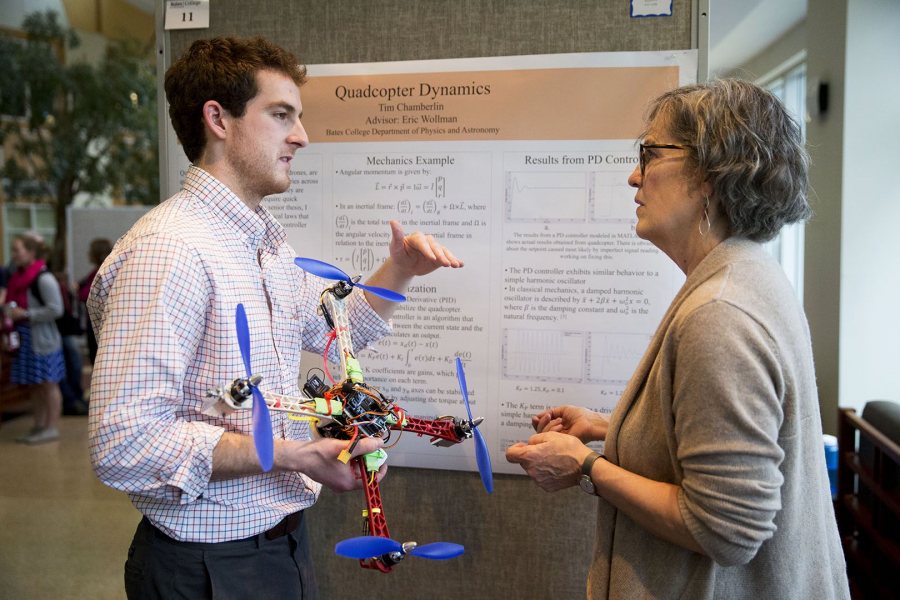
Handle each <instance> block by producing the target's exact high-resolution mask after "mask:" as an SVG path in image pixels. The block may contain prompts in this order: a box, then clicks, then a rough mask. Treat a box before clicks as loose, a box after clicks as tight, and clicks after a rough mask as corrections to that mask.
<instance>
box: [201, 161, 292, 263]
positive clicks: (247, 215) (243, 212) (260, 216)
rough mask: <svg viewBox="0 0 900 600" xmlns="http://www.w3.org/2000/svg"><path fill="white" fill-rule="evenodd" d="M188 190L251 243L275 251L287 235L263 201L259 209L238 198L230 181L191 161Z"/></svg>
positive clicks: (251, 246) (251, 245)
mask: <svg viewBox="0 0 900 600" xmlns="http://www.w3.org/2000/svg"><path fill="white" fill-rule="evenodd" d="M184 190H185V191H187V192H189V193H190V194H192V195H193V196H195V197H197V198H198V199H199V200H200V201H201V202H202V203H203V204H205V205H206V206H207V207H209V208H210V210H212V211H213V213H215V214H216V215H217V216H219V217H221V219H222V221H223V222H224V223H226V224H227V225H228V226H230V227H231V228H233V229H234V230H235V231H238V232H240V234H241V235H242V236H243V238H244V239H245V241H246V243H247V246H248V247H250V248H253V249H254V250H255V249H257V248H264V249H266V250H269V251H271V252H275V251H276V249H277V248H278V246H280V245H281V244H282V243H284V241H285V240H286V239H287V234H286V233H285V231H284V227H282V226H281V224H280V223H279V222H278V221H276V220H275V218H274V217H273V216H272V214H271V213H270V212H269V211H268V210H266V209H265V207H263V206H262V205H260V206H259V207H258V208H257V209H256V210H255V211H254V210H252V209H251V208H250V207H249V206H247V205H246V204H244V202H243V201H242V200H241V199H240V198H238V197H237V196H236V195H235V194H234V192H232V191H231V190H230V189H229V188H228V186H227V185H225V184H224V183H222V182H221V181H219V180H218V179H216V178H215V177H213V176H212V175H210V174H209V173H207V172H206V171H204V170H203V169H201V168H200V167H198V166H195V165H191V166H190V167H189V168H188V171H187V174H186V175H185V177H184Z"/></svg>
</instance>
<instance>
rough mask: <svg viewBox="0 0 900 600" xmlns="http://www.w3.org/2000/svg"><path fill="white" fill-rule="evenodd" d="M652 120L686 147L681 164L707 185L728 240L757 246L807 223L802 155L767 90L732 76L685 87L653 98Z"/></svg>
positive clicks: (793, 130)
mask: <svg viewBox="0 0 900 600" xmlns="http://www.w3.org/2000/svg"><path fill="white" fill-rule="evenodd" d="M657 119H663V123H666V124H667V125H668V127H667V130H668V132H669V133H670V134H671V135H672V136H673V137H674V138H675V140H674V141H676V142H677V143H681V144H684V145H687V146H690V148H689V149H688V157H687V160H686V163H685V164H686V167H687V168H688V169H689V170H693V172H694V174H695V175H696V177H697V180H698V182H707V183H709V184H710V185H711V186H712V190H713V191H712V199H714V200H716V201H718V202H719V206H720V207H721V212H722V213H723V214H724V215H725V217H726V218H727V219H728V221H729V225H730V233H731V235H735V236H741V237H747V238H750V239H752V240H756V241H760V242H764V241H767V240H770V239H772V238H773V237H775V236H776V235H778V232H779V231H781V228H782V227H783V226H784V225H786V224H788V223H794V222H796V221H802V220H805V219H807V218H809V216H810V214H811V213H812V211H811V210H810V207H809V203H808V202H807V197H806V194H807V183H808V182H807V171H808V168H809V155H808V154H807V153H806V149H805V148H804V146H803V139H802V136H801V132H800V127H799V125H798V124H797V122H796V121H794V119H793V118H791V116H790V115H789V114H788V112H787V110H785V108H784V106H783V105H782V104H781V102H780V101H779V100H778V98H776V97H775V96H774V95H773V94H772V93H771V92H769V91H767V90H764V89H762V88H761V87H759V86H757V85H755V84H753V83H750V82H748V81H742V80H740V79H718V80H714V81H710V82H708V83H701V84H697V85H688V86H684V87H680V88H678V89H675V90H672V91H670V92H667V93H665V94H663V95H661V96H660V97H659V98H657V99H656V100H654V102H653V104H652V105H651V107H650V115H649V120H648V122H649V123H653V122H654V121H656V120H657Z"/></svg>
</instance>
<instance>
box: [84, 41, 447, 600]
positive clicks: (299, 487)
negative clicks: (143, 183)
mask: <svg viewBox="0 0 900 600" xmlns="http://www.w3.org/2000/svg"><path fill="white" fill-rule="evenodd" d="M304 80H305V68H304V67H302V66H301V65H300V64H299V63H298V62H297V59H296V58H295V57H294V56H293V55H291V54H290V53H289V52H287V51H285V50H284V49H282V48H280V47H278V46H275V45H274V44H271V43H270V42H267V41H265V40H263V39H262V38H253V39H239V38H215V39H211V40H200V41H196V42H194V43H193V44H192V45H191V46H190V48H189V49H188V50H187V51H186V53H185V54H184V55H183V56H182V57H180V58H179V59H178V60H177V61H175V63H174V64H173V65H172V66H171V67H170V69H169V70H168V72H167V73H166V77H165V90H166V98H167V100H168V102H169V115H170V116H171V118H172V124H173V126H174V129H175V132H176V133H177V135H178V139H179V141H180V142H181V144H182V147H183V148H184V150H185V153H186V154H187V157H188V159H189V160H190V161H191V163H192V166H191V167H190V168H189V169H188V171H187V173H186V175H185V180H184V184H183V187H182V190H181V191H180V192H178V193H177V194H175V196H173V197H172V198H169V199H168V200H166V201H165V202H163V203H162V204H161V205H160V206H158V207H156V208H154V209H153V210H151V211H150V212H149V213H148V214H147V215H145V216H144V217H143V218H141V219H140V220H139V221H138V223H137V224H135V225H134V227H132V229H131V230H130V231H129V232H128V233H127V234H125V235H124V236H123V237H122V238H121V239H120V240H119V241H118V242H117V243H116V245H115V247H114V248H113V251H112V254H111V255H110V257H109V258H108V259H107V260H106V261H105V262H104V263H103V266H102V267H101V268H100V271H99V272H98V274H97V276H96V279H95V281H94V284H93V286H92V288H91V293H90V297H89V298H88V309H89V311H90V314H91V319H92V321H93V324H94V328H95V332H96V333H97V339H98V342H99V349H98V353H97V359H96V363H95V365H94V372H93V378H92V384H91V387H92V390H91V403H90V420H89V424H90V440H91V460H92V463H93V465H94V469H95V471H96V473H97V475H98V477H99V478H100V479H101V480H102V481H103V482H104V483H106V484H107V485H109V486H111V487H114V488H117V489H120V490H123V491H125V492H127V493H128V494H129V497H130V498H131V500H132V502H133V503H134V505H135V506H136V507H137V508H138V510H140V511H141V512H142V513H143V514H144V519H143V520H142V521H141V523H140V525H139V526H138V528H137V531H136V532H135V537H134V540H133V542H132V546H131V549H130V550H129V555H128V556H129V557H128V561H127V562H126V565H125V587H126V591H127V593H128V596H129V598H157V597H165V598H171V597H175V596H178V597H187V598H205V597H210V596H211V595H212V594H213V592H214V591H215V592H216V593H220V591H221V590H228V593H230V594H231V596H233V597H236V598H251V597H260V596H261V595H265V596H266V597H271V598H314V597H316V588H315V578H314V575H313V572H312V569H311V564H310V559H309V552H308V547H307V544H308V542H307V539H306V530H305V527H304V524H303V512H302V511H303V509H304V508H306V507H308V506H310V505H312V504H313V503H314V502H315V501H316V498H317V496H318V493H319V491H320V488H321V485H326V486H328V487H329V488H331V489H333V490H336V491H345V490H351V489H357V488H361V487H362V482H361V481H360V480H358V479H357V477H356V474H355V472H354V470H353V467H352V465H351V464H343V463H341V462H340V461H338V459H337V457H338V454H339V453H340V452H341V450H343V449H344V447H345V446H346V442H345V441H343V440H336V439H329V438H321V437H318V436H315V435H313V434H312V433H313V432H311V431H310V428H309V424H308V422H307V421H299V420H292V419H289V418H288V417H287V416H286V415H285V414H284V413H280V412H274V411H273V413H272V430H273V433H274V437H275V460H274V463H275V464H274V468H273V469H272V471H271V472H268V473H263V472H261V469H260V466H259V461H258V459H257V456H256V451H255V449H254V444H253V440H252V438H251V436H250V432H251V424H252V417H251V411H249V410H243V411H236V412H235V413H233V414H231V415H228V416H226V417H223V418H214V417H209V416H206V415H203V414H201V406H202V402H203V399H204V397H205V396H206V394H207V392H208V391H209V390H210V389H211V388H213V387H216V386H222V385H230V382H231V381H232V380H233V379H235V378H237V377H242V376H244V375H245V368H244V365H243V361H242V358H241V355H240V352H239V347H238V343H237V338H236V334H235V307H236V305H237V304H238V303H242V304H243V305H244V307H245V309H246V312H247V319H248V323H249V329H250V338H251V348H250V354H251V360H252V367H253V371H254V373H255V374H258V375H260V376H262V378H263V379H262V381H263V384H262V385H263V388H264V389H266V390H270V391H272V392H276V393H281V394H288V395H293V396H299V395H300V390H299V388H298V384H297V380H298V377H299V375H300V373H299V365H300V351H301V348H303V349H308V350H313V351H317V352H319V353H321V352H323V350H324V346H325V342H326V333H327V329H328V326H327V325H326V324H325V321H324V320H323V319H322V318H321V317H320V316H319V315H318V314H317V313H316V309H317V306H318V302H319V295H320V294H321V292H322V290H323V289H324V288H325V287H327V286H328V285H330V282H326V281H324V280H322V279H320V278H318V277H314V276H311V275H309V274H306V273H304V272H303V271H301V270H300V269H298V268H297V267H296V266H295V265H294V263H293V260H294V258H295V257H296V256H297V254H296V252H295V251H294V249H293V248H291V247H290V245H289V244H288V243H287V240H286V233H285V231H284V228H283V227H282V226H281V225H280V224H279V223H278V222H277V221H275V219H274V218H273V217H272V216H271V214H270V213H269V212H268V211H267V210H266V209H265V208H264V207H263V206H262V205H261V202H262V200H263V198H264V197H265V196H268V195H270V194H276V193H281V192H284V191H285V190H287V189H288V187H289V186H290V173H291V164H292V160H293V158H294V154H295V152H296V151H297V150H299V149H301V148H304V147H305V146H306V145H307V144H308V143H309V140H308V138H307V136H306V131H305V130H304V128H303V125H302V123H301V121H300V117H301V115H302V113H303V106H302V104H301V99H300V85H301V84H302V83H303V82H304ZM391 230H392V238H391V241H390V245H389V257H388V258H387V260H386V261H385V262H384V264H383V265H382V266H381V268H380V269H379V270H378V271H377V272H376V273H375V274H374V275H373V276H372V277H371V278H370V279H369V280H368V281H367V283H369V284H372V285H376V286H381V287H386V288H390V289H393V290H396V291H399V292H401V293H402V292H403V291H405V290H406V289H407V287H408V284H409V282H410V281H411V280H412V278H413V277H414V276H416V275H424V274H427V273H429V272H431V271H433V270H435V269H437V268H439V267H442V266H446V267H461V266H462V263H461V262H460V261H458V260H457V259H456V258H455V257H454V256H453V255H452V253H450V252H449V251H448V250H447V249H445V248H444V247H443V246H441V245H440V244H439V243H437V242H435V240H434V239H433V238H432V237H431V236H425V235H423V234H421V233H415V234H412V235H408V236H404V234H403V231H402V229H401V227H400V225H399V223H397V222H394V221H392V222H391ZM394 307H395V305H394V303H391V302H388V301H385V300H381V299H379V298H374V297H367V296H366V295H365V294H361V293H354V294H351V295H350V296H349V297H348V299H347V310H348V314H349V318H350V321H351V323H352V325H353V336H354V345H356V346H357V347H359V348H362V347H364V346H366V345H367V344H369V343H370V342H372V341H374V340H376V339H378V338H380V337H381V336H383V335H385V334H387V333H388V332H389V326H388V324H387V323H386V321H385V320H386V319H387V318H389V317H390V315H391V313H392V312H393V310H394ZM380 445H381V440H376V439H372V438H365V439H363V440H362V441H361V442H360V443H359V444H358V445H357V446H356V449H355V451H354V456H356V455H360V454H363V453H367V452H371V451H373V450H375V449H377V448H378V447H379V446H380ZM383 474H384V467H382V470H381V471H380V472H379V474H378V477H379V478H380V477H381V476H383Z"/></svg>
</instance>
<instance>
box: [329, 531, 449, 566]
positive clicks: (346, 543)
mask: <svg viewBox="0 0 900 600" xmlns="http://www.w3.org/2000/svg"><path fill="white" fill-rule="evenodd" d="M334 551H335V553H336V554H339V555H340V556H346V557H347V558H358V559H360V560H365V559H367V558H377V557H379V556H383V555H385V554H390V553H391V552H400V553H401V554H404V555H405V554H410V555H412V556H418V557H419V558H427V559H429V560H447V559H449V558H455V557H457V556H459V555H460V554H462V553H463V552H464V551H465V548H463V547H462V546H460V545H459V544H453V543H451V542H434V543H431V544H425V545H424V546H416V547H414V548H412V549H410V550H406V549H404V547H403V544H401V543H400V542H397V541H395V540H392V539H390V538H386V537H380V536H375V535H364V536H360V537H355V538H350V539H347V540H343V541H340V542H338V543H337V544H336V545H335V546H334Z"/></svg>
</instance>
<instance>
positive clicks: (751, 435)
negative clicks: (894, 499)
mask: <svg viewBox="0 0 900 600" xmlns="http://www.w3.org/2000/svg"><path fill="white" fill-rule="evenodd" d="M643 142H644V143H643V144H641V147H640V164H639V167H638V168H636V169H635V170H634V172H633V173H632V174H631V176H630V177H629V178H628V183H629V184H630V185H631V186H632V187H634V188H636V189H637V192H636V194H635V203H636V204H637V208H636V213H637V225H636V228H635V230H636V232H637V235H638V236H639V237H641V238H643V239H645V240H648V241H650V242H651V243H653V244H654V245H655V246H656V247H658V248H659V249H660V250H662V251H663V252H664V253H665V254H667V255H668V256H669V258H671V259H672V260H673V261H674V262H675V263H676V264H677V265H678V266H679V268H681V270H682V271H684V273H685V275H686V276H687V279H686V280H685V283H684V285H683V286H682V288H681V290H680V291H679V292H678V294H677V295H676V297H675V299H674V300H673V301H672V304H671V306H670V307H669V310H668V311H667V312H666V314H665V316H664V317H663V321H662V323H661V325H660V326H659V328H658V329H657V332H656V334H655V335H654V336H653V338H652V340H651V341H650V346H649V348H648V349H647V351H646V353H645V354H644V356H643V358H642V359H641V361H640V363H639V364H638V366H637V369H636V370H635V372H634V374H633V375H632V377H631V380H630V381H629V383H628V386H627V387H626V389H625V391H624V393H623V395H622V397H621V398H620V400H619V402H618V404H617V406H616V407H615V409H614V411H613V413H612V415H611V416H610V419H609V422H606V420H605V419H603V418H602V417H600V416H599V415H597V414H595V413H592V412H591V411H588V410H586V409H582V408H577V407H573V406H559V407H556V408H553V409H551V410H548V411H546V412H543V413H541V414H539V415H536V416H535V417H534V418H533V424H534V427H535V429H536V430H537V431H538V434H537V435H534V436H532V437H531V439H529V440H528V443H527V444H515V445H513V446H511V447H510V448H509V449H508V451H507V458H508V460H510V461H511V462H515V463H519V464H521V465H522V467H523V468H524V469H525V471H526V472H527V473H528V475H529V476H531V477H532V478H533V479H534V480H535V482H536V483H537V484H538V485H540V486H541V487H542V488H544V489H546V490H551V491H552V490H557V489H562V488H565V487H570V486H572V485H575V484H576V483H581V482H580V481H579V480H580V479H581V478H582V475H583V474H584V475H585V477H584V478H583V487H584V489H585V491H589V492H591V493H596V494H597V495H598V496H599V502H598V504H599V511H598V524H597V544H596V550H595V555H594V557H593V561H592V563H591V567H590V573H589V578H588V596H589V597H591V598H639V597H641V598H643V597H653V598H695V599H696V598H819V599H822V598H847V597H849V590H848V586H847V578H846V574H845V564H844V558H843V554H842V551H841V544H840V540H839V537H838V532H837V527H836V525H835V519H834V512H833V509H832V505H831V495H830V492H829V485H828V478H827V474H826V468H825V461H824V452H823V446H822V429H821V419H820V415H819V406H818V396H817V392H816V381H815V373H814V370H813V358H812V350H811V344H810V338H809V330H808V327H807V323H806V318H805V315H804V314H803V310H802V308H801V307H800V305H799V303H798V301H797V298H796V295H795V294H794V291H793V289H792V288H791V286H790V284H789V283H788V281H787V279H786V277H785V275H784V273H783V271H782V269H781V267H780V266H779V265H778V263H776V262H775V261H774V260H773V259H772V258H771V257H770V256H769V254H768V253H767V252H766V250H765V249H764V248H763V247H762V246H761V242H764V241H766V240H769V239H772V238H773V237H774V236H775V235H777V234H778V232H779V230H780V229H781V228H782V226H783V225H785V224H786V223H793V222H796V221H799V220H802V219H804V218H806V217H807V216H808V215H809V213H810V209H809V205H808V204H807V199H806V190H807V164H808V159H807V155H806V152H805V150H804V149H803V144H802V140H801V136H800V130H799V127H798V126H797V124H796V123H795V122H794V121H793V120H792V119H791V118H790V117H789V116H788V114H787V113H786V111H785V110H784V108H783V107H782V105H781V104H780V102H779V101H778V100H777V99H776V98H775V97H774V96H773V95H772V94H770V93H769V92H767V91H765V90H763V89H761V88H759V87H757V86H755V85H753V84H751V83H748V82H743V81H737V80H721V81H714V82H711V83H708V84H702V85H693V86H687V87H683V88H679V89H677V90H674V91H672V92H669V93H666V94H663V95H662V96H660V97H659V98H658V99H657V100H656V101H655V102H654V103H653V104H652V107H651V110H650V113H649V121H648V126H647V129H646V131H645V132H644V135H643ZM604 439H605V440H606V444H605V458H606V460H604V459H603V458H601V459H599V460H597V455H596V454H595V453H592V451H591V449H590V448H588V447H587V446H586V445H585V443H586V442H591V441H596V440H604Z"/></svg>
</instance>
